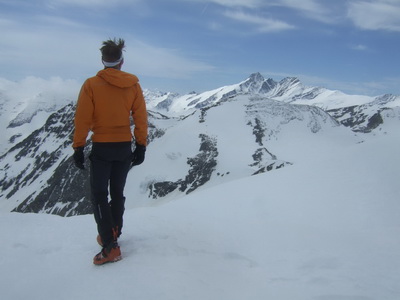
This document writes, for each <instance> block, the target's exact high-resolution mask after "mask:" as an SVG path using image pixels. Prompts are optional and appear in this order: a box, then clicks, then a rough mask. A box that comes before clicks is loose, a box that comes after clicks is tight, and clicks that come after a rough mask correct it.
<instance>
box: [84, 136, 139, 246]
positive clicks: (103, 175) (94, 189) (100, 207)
mask: <svg viewBox="0 0 400 300" xmlns="http://www.w3.org/2000/svg"><path fill="white" fill-rule="evenodd" d="M131 159H132V145H131V142H121V143H93V146H92V152H91V154H90V161H91V164H90V186H91V201H92V204H93V213H94V218H95V220H96V223H97V229H98V232H99V234H100V236H101V238H102V241H103V245H105V246H107V245H108V244H109V243H111V242H113V240H114V234H113V231H114V230H117V234H118V236H119V235H120V234H121V230H122V225H123V215H124V210H125V197H124V187H125V182H126V177H127V175H128V171H129V167H130V164H131ZM108 191H110V197H111V201H110V202H109V200H108Z"/></svg>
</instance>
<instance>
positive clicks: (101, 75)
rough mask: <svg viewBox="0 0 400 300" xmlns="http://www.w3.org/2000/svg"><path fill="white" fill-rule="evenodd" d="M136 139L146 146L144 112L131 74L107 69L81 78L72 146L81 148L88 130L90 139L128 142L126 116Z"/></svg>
mask: <svg viewBox="0 0 400 300" xmlns="http://www.w3.org/2000/svg"><path fill="white" fill-rule="evenodd" d="M131 115H132V118H133V122H134V125H135V128H134V131H133V134H134V136H135V139H136V142H137V143H138V144H140V145H143V146H146V145H147V111H146V103H145V101H144V97H143V92H142V89H141V87H140V85H139V80H138V78H137V77H136V76H135V75H132V74H129V73H126V72H123V71H120V70H117V69H113V68H107V69H104V70H101V71H99V72H98V73H97V75H96V76H94V77H91V78H89V79H87V80H86V81H85V83H84V84H83V86H82V88H81V91H80V93H79V98H78V104H77V107H76V113H75V132H74V141H73V145H72V146H73V147H74V148H76V147H83V146H85V144H86V138H87V136H88V133H89V131H92V132H93V135H92V141H93V142H128V141H132V132H131V129H130V116H131Z"/></svg>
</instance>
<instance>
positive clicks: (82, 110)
mask: <svg viewBox="0 0 400 300" xmlns="http://www.w3.org/2000/svg"><path fill="white" fill-rule="evenodd" d="M93 111H94V105H93V93H92V91H91V88H90V84H89V81H86V82H85V83H84V84H83V86H82V88H81V91H80V93H79V97H78V103H77V105H76V112H75V120H74V125H75V132H74V140H73V145H72V147H74V148H77V147H84V146H85V144H86V138H87V136H88V133H89V131H90V129H91V128H92V120H93Z"/></svg>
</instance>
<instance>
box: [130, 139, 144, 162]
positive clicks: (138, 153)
mask: <svg viewBox="0 0 400 300" xmlns="http://www.w3.org/2000/svg"><path fill="white" fill-rule="evenodd" d="M145 152H146V146H142V145H139V144H137V143H136V148H135V151H133V155H132V166H137V165H140V164H141V163H142V162H144V154H145Z"/></svg>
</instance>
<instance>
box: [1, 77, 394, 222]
mask: <svg viewBox="0 0 400 300" xmlns="http://www.w3.org/2000/svg"><path fill="white" fill-rule="evenodd" d="M332 94H335V97H336V98H332ZM150 95H151V94H150V93H149V92H148V91H145V96H146V97H147V99H146V100H147V102H148V106H149V147H148V151H147V159H146V163H145V164H144V166H139V167H135V168H134V170H133V171H132V172H130V175H129V178H130V181H131V182H135V185H133V188H132V187H131V186H130V185H129V184H128V188H127V190H128V192H129V194H130V195H131V196H132V197H134V198H135V201H136V203H137V204H136V205H142V206H146V205H154V204H156V203H159V202H163V201H166V199H170V200H171V199H174V197H180V196H182V195H185V194H187V193H191V192H193V191H195V190H197V189H199V188H204V187H207V186H212V185H216V184H219V183H222V182H226V181H231V180H235V178H243V177H247V176H252V175H257V174H260V173H264V172H270V171H274V170H277V169H280V168H283V167H291V166H293V164H296V163H298V161H301V157H299V154H300V152H301V151H300V149H303V150H302V151H304V153H307V152H309V149H308V148H307V147H311V146H312V145H314V146H315V145H316V144H318V142H316V141H317V140H320V141H325V142H330V140H331V139H336V138H337V137H336V136H337V135H340V136H341V139H343V140H348V141H351V143H356V142H360V141H362V140H363V139H366V138H369V136H366V135H362V136H356V135H357V134H358V135H359V134H366V133H373V134H384V133H387V132H389V133H390V130H393V126H386V124H390V123H391V122H395V123H396V122H397V123H398V122H399V120H400V108H399V106H398V105H397V103H398V102H399V97H398V96H393V95H382V96H379V97H375V98H373V97H368V98H363V99H361V100H362V101H360V99H356V101H355V102H357V103H363V104H362V105H351V106H347V107H339V108H337V107H338V106H340V105H339V104H340V103H344V102H345V99H339V98H337V97H338V95H340V93H339V92H332V91H329V90H326V89H324V88H318V87H305V86H303V85H302V84H301V82H300V80H299V79H297V78H293V77H291V78H284V79H282V80H281V81H279V82H276V81H274V80H272V79H270V78H269V79H265V78H264V77H263V76H262V75H261V74H260V73H254V74H251V75H250V77H249V78H247V79H246V80H244V81H242V82H240V83H238V84H234V85H230V86H226V87H221V88H218V89H214V90H212V91H208V92H204V93H201V94H195V93H191V94H188V95H184V96H180V95H178V94H173V93H155V94H153V98H150V99H149V97H150ZM324 97H326V98H324ZM335 99H336V100H335ZM346 99H347V98H346ZM367 100H368V101H367ZM63 101H65V100H63ZM332 101H336V102H335V103H333V104H332V103H331V102H332ZM355 102H351V103H352V104H354V103H355ZM60 106H61V108H59V109H58V110H57V111H55V112H54V113H52V114H51V115H50V116H49V117H48V119H47V120H46V123H45V124H44V125H43V126H41V127H39V128H38V129H34V130H33V131H32V132H31V133H29V134H27V133H24V135H22V134H21V137H20V138H19V139H15V143H14V145H12V146H10V147H9V150H8V151H6V153H4V154H3V155H1V156H0V166H1V168H2V169H3V170H4V172H3V173H2V174H1V177H0V199H1V203H0V209H3V210H8V211H10V210H13V211H17V212H36V213H37V212H44V213H51V214H58V215H62V216H71V215H76V214H87V213H90V212H91V208H90V202H89V183H88V174H86V173H82V172H80V171H79V170H77V169H76V168H75V167H74V166H73V163H72V160H71V154H72V152H71V135H72V131H73V116H74V103H72V102H70V103H68V104H66V105H65V106H62V105H60ZM329 107H330V109H326V108H329ZM16 115H18V114H16ZM35 118H37V116H34V117H33V118H32V119H30V120H31V121H32V120H35ZM28 124H29V122H28ZM20 126H22V125H20ZM24 126H25V125H24ZM18 128H19V126H16V127H12V128H8V129H12V130H13V131H14V132H15V131H16V130H17V129H18ZM294 133H295V134H294ZM299 137H301V138H302V139H300V140H299ZM182 141H184V142H183V143H182ZM283 143H287V144H288V145H292V147H293V149H294V150H291V151H288V150H287V149H285V148H284V147H282V144H283ZM89 151H90V142H89V143H88V145H87V147H86V148H85V153H86V156H87V155H88V154H89ZM87 168H88V165H87ZM136 169H138V170H139V172H136V171H135V170H136Z"/></svg>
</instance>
